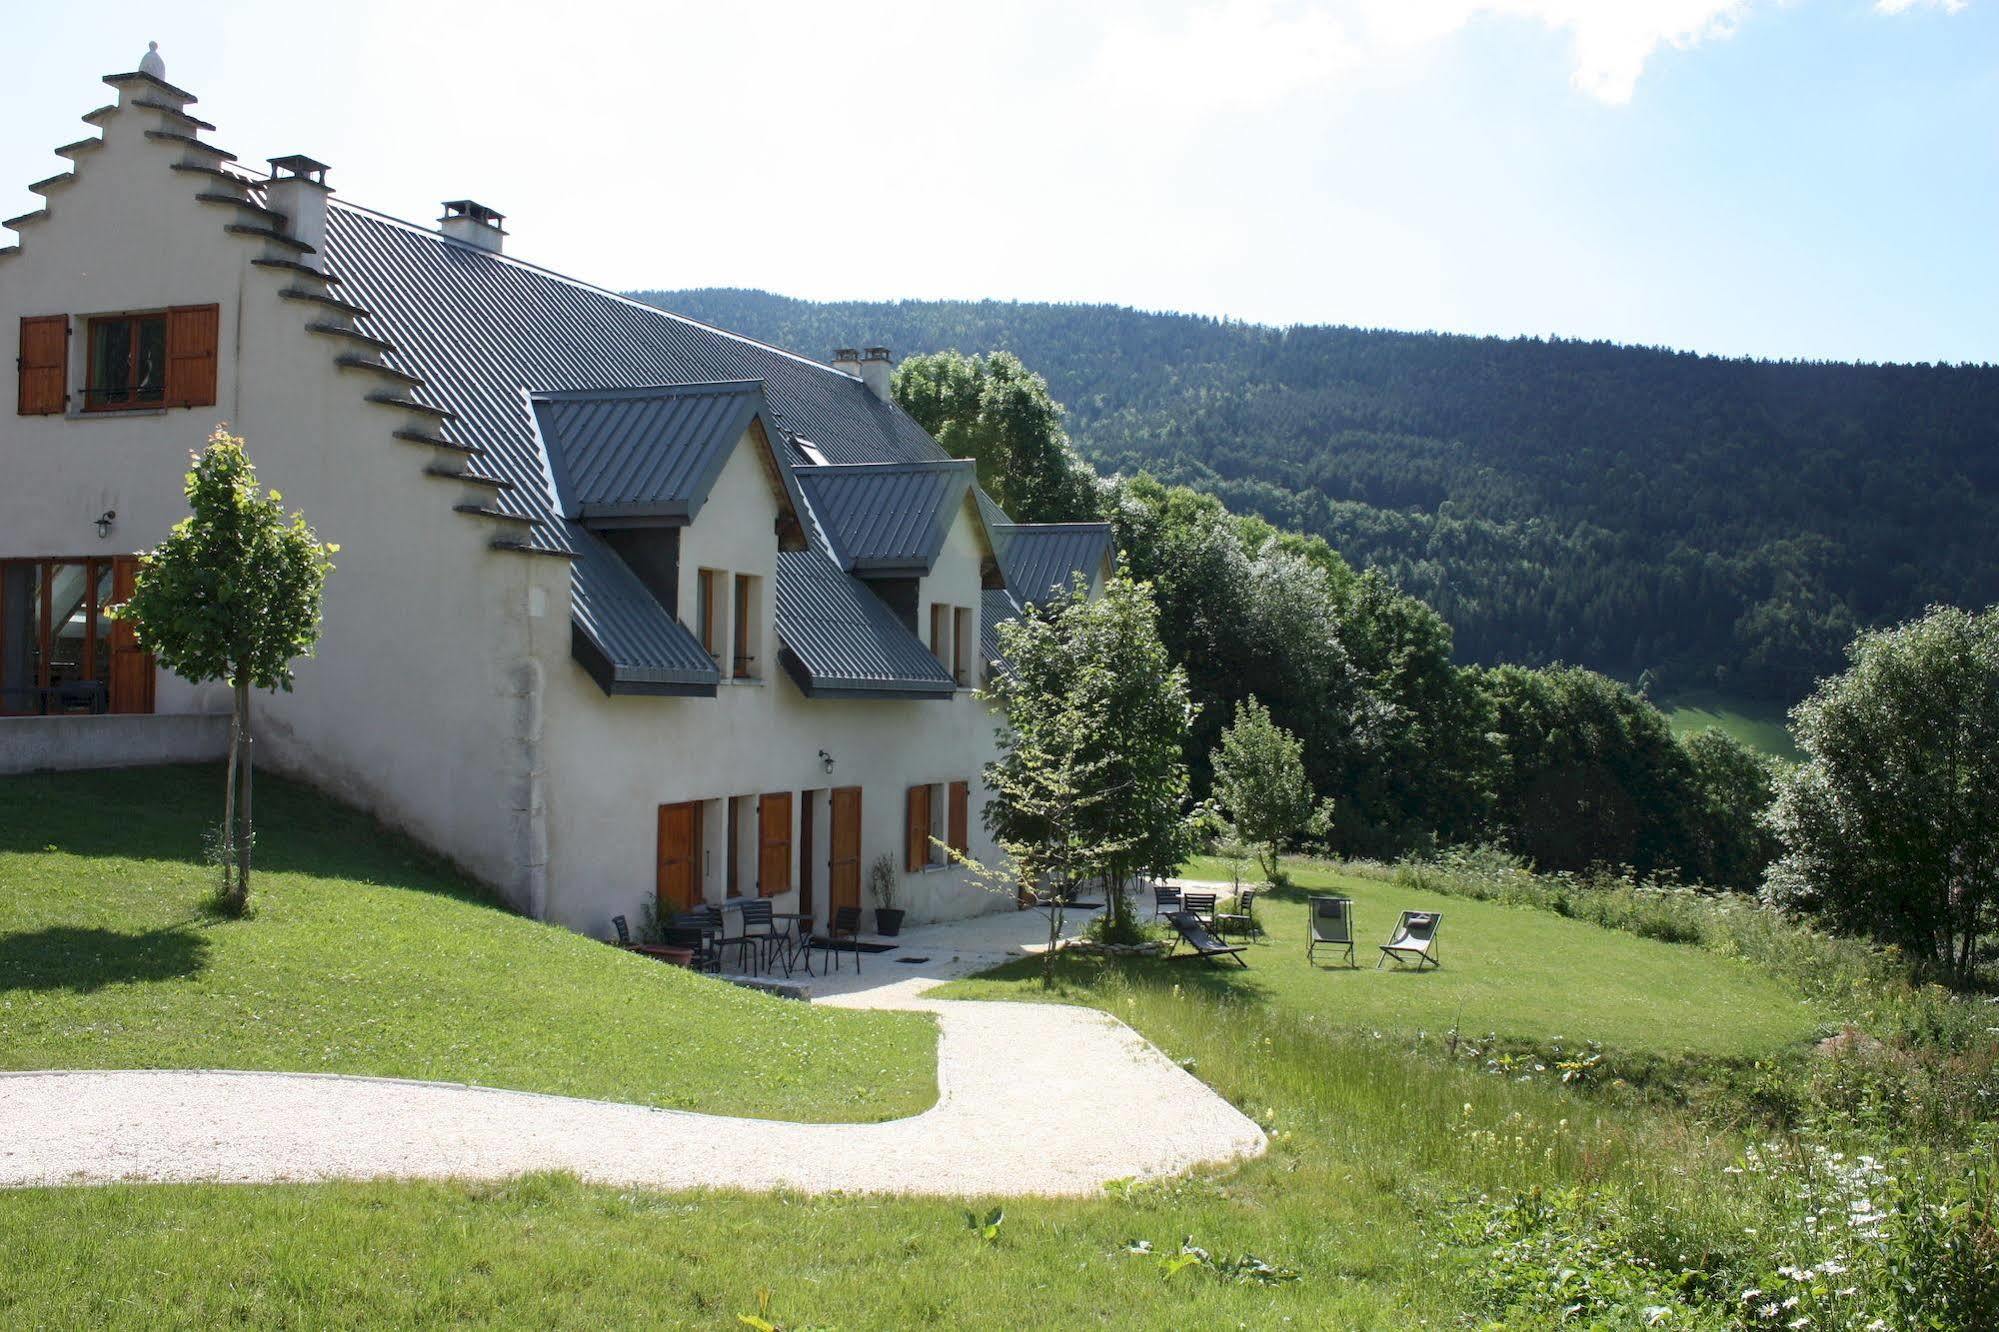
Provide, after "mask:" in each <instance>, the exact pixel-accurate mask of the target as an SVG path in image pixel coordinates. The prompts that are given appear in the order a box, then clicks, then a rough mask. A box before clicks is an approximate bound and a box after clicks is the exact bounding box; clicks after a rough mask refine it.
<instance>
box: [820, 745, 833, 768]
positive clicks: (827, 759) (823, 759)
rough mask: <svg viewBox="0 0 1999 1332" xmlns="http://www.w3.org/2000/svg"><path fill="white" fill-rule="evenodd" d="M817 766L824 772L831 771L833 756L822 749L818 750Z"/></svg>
mask: <svg viewBox="0 0 1999 1332" xmlns="http://www.w3.org/2000/svg"><path fill="white" fill-rule="evenodd" d="M819 767H820V769H821V770H822V771H825V772H831V771H833V756H832V755H831V754H828V753H827V752H826V751H825V750H823V749H822V750H820V751H819Z"/></svg>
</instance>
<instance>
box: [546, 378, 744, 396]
mask: <svg viewBox="0 0 1999 1332" xmlns="http://www.w3.org/2000/svg"><path fill="white" fill-rule="evenodd" d="M702 389H708V390H711V391H723V390H726V391H728V392H731V393H762V392H764V391H765V388H764V381H763V380H761V379H690V380H685V381H683V382H680V383H674V384H613V385H607V386H606V387H604V388H583V389H527V390H526V393H527V395H528V396H529V397H531V398H537V399H541V400H543V401H554V400H559V399H564V398H597V397H606V396H609V395H613V394H623V395H626V396H629V397H634V398H638V397H645V396H647V395H648V394H658V395H661V396H664V395H667V394H691V393H695V392H698V391H700V390H702Z"/></svg>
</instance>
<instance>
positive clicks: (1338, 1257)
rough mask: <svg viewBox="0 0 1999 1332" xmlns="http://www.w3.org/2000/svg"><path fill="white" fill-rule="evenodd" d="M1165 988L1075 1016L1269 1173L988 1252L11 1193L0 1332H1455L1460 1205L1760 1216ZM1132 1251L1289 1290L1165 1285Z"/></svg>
mask: <svg viewBox="0 0 1999 1332" xmlns="http://www.w3.org/2000/svg"><path fill="white" fill-rule="evenodd" d="M1177 974H1178V973H1174V972H1166V971H1159V972H1154V973H1149V974H1139V975H1132V976H1118V975H1106V976H1104V977H1103V978H1102V984H1101V985H1100V987H1099V988H1098V989H1097V990H1096V991H1094V992H1093V993H1092V995H1091V996H1090V997H1091V1000H1092V1002H1094V1003H1096V1004H1098V1005H1100V1006H1101V1007H1103V1008H1106V1009H1108V1010H1109V1011H1111V1012H1114V1013H1116V1014H1118V1015H1119V1016H1120V1017H1123V1018H1124V1019H1125V1020H1127V1021H1129V1022H1131V1023H1132V1024H1133V1025H1134V1026H1136V1027H1137V1028H1138V1029H1139V1030H1140V1031H1141V1032H1143V1033H1144V1034H1145V1035H1146V1036H1147V1037H1149V1038H1150V1039H1151V1040H1153V1041H1154V1042H1156V1043H1158V1044H1159V1045H1160V1046H1161V1047H1162V1048H1163V1049H1164V1050H1165V1051H1166V1053H1167V1054H1168V1055H1169V1056H1171V1057H1173V1058H1175V1059H1177V1060H1180V1061H1182V1062H1183V1063H1184V1064H1185V1065H1186V1066H1188V1067H1190V1068H1191V1069H1192V1070H1193V1071H1194V1072H1195V1073H1196V1074H1197V1075H1198V1076H1199V1077H1201V1078H1203V1079H1204V1080H1206V1081H1207V1082H1208V1083H1209V1084H1210V1085H1212V1086H1214V1087H1215V1088H1216V1089H1217V1090H1218V1091H1220V1092H1221V1093H1222V1094H1223V1095H1225V1096H1226V1097H1228V1098H1229V1099H1230V1100H1231V1101H1232V1102H1234V1103H1235V1104H1236V1105H1238V1106H1240V1107H1242V1108H1244V1109H1245V1110H1246V1111H1247V1112H1248V1113H1249V1114H1251V1115H1252V1116H1254V1117H1255V1118H1256V1119H1257V1120H1258V1121H1259V1122H1260V1123H1262V1124H1263V1125H1264V1126H1265V1128H1266V1130H1267V1131H1268V1132H1269V1133H1270V1136H1271V1150H1270V1152H1269V1154H1268V1155H1267V1156H1265V1157H1263V1158H1260V1159H1258V1160H1255V1161H1251V1162H1248V1163H1246V1164H1244V1165H1242V1166H1240V1167H1238V1168H1234V1169H1228V1170H1220V1171H1211V1172H1200V1173H1197V1174H1196V1175H1194V1176H1192V1177H1189V1178H1185V1179H1180V1180H1175V1181H1170V1182H1165V1183H1160V1184H1155V1185H1148V1186H1143V1187H1136V1188H1113V1189H1111V1190H1107V1191H1106V1192H1105V1194H1104V1195H1103V1196H1100V1197H1096V1198H1089V1199H1072V1200H1061V1199H1035V1198H1025V1199H1009V1200H1006V1201H1005V1203H1004V1220H1003V1221H1002V1222H1001V1225H1000V1229H999V1235H998V1237H997V1239H996V1240H994V1241H992V1242H988V1241H987V1240H985V1239H984V1238H982V1237H981V1236H980V1235H979V1234H978V1233H976V1232H975V1231H974V1230H973V1229H972V1228H971V1227H969V1226H968V1225H967V1222H966V1213H967V1211H971V1212H973V1213H976V1214H977V1215H979V1216H980V1217H982V1218H983V1217H984V1216H985V1215H986V1214H987V1212H988V1210H989V1209H990V1208H991V1207H993V1206H996V1205H998V1204H997V1203H996V1201H995V1200H992V1199H966V1200H953V1199H907V1198H871V1197H858V1196H825V1197H809V1198H808V1197H799V1196H786V1195H778V1196H771V1197H754V1196H746V1195H740V1194H720V1193H711V1194H678V1195H675V1194H647V1193H642V1192H634V1191H627V1190H617V1189H608V1188H600V1187H586V1186H583V1185H580V1184H578V1183H576V1182H574V1181H573V1180H569V1179H563V1178H549V1177H542V1178H533V1179H526V1180H520V1181H515V1182H512V1183H507V1184H503V1185H474V1184H451V1183H439V1184H352V1185H313V1186H273V1187H262V1186H260V1187H229V1186H179V1185H159V1186H139V1187H133V1186H118V1187H110V1188H89V1189H36V1190H22V1191H15V1192H10V1193H5V1194H0V1251H4V1252H6V1253H7V1255H8V1261H7V1262H6V1263H5V1264H0V1325H4V1326H10V1327H13V1326H20V1327H38V1326H48V1327H56V1326H62V1327H70V1326H118V1325H128V1324H134V1323H143V1324H144V1325H146V1326H159V1327H212V1326H219V1325H225V1324H230V1325H239V1326H257V1327H278V1326H285V1327H320V1326H347V1327H411V1326H432V1325H437V1324H443V1323H451V1324H454V1325H480V1326H508V1327H519V1326H527V1327H584V1326H591V1327H600V1326H601V1327H627V1326H648V1327H651V1326H660V1327H687V1328H725V1327H729V1328H740V1327H741V1326H743V1324H741V1323H739V1322H738V1321H737V1316H738V1315H739V1314H751V1315H757V1316H760V1317H763V1318H765V1319H767V1320H768V1321H769V1322H771V1323H773V1324H776V1325H777V1326H780V1327H783V1328H788V1329H803V1328H821V1329H825V1328H836V1327H837V1328H845V1329H874V1328H897V1329H900V1328H930V1327H949V1328H981V1329H984V1328H991V1329H1014V1328H1065V1329H1066V1328H1075V1327H1100V1328H1120V1329H1122V1328H1134V1329H1136V1328H1165V1327H1171V1328H1183V1327H1184V1328H1196V1327H1199V1328H1208V1327H1222V1328H1235V1327H1250V1328H1267V1327H1268V1328H1274V1327H1284V1326H1291V1327H1301V1328H1306V1327H1309V1328H1377V1327H1387V1326H1404V1325H1408V1326H1416V1325H1420V1323H1421V1322H1422V1321H1423V1320H1427V1321H1428V1324H1429V1325H1430V1326H1451V1325H1457V1320H1458V1319H1459V1318H1460V1316H1461V1315H1464V1314H1465V1313H1466V1312H1467V1311H1468V1310H1470V1309H1473V1308H1476V1307H1477V1305H1478V1301H1479V1298H1480V1286H1479V1277H1478V1274H1477V1273H1476V1271H1474V1270H1473V1269H1472V1268H1471V1266H1470V1264H1471V1263H1472V1262H1474V1261H1477V1260H1478V1259H1480V1258H1482V1256H1483V1248H1482V1247H1481V1249H1480V1251H1479V1252H1478V1253H1477V1254H1473V1255H1466V1254H1463V1253H1460V1252H1458V1251H1455V1250H1451V1249H1448V1248H1446V1247H1445V1243H1446V1238H1447V1221H1448V1216H1449V1213H1450V1209H1451V1206H1452V1204H1453V1203H1455V1202H1457V1201H1459V1200H1463V1199H1467V1198H1473V1197H1477V1196H1478V1195H1481V1194H1491V1195H1494V1196H1504V1195H1507V1194H1510V1193H1511V1192H1514V1191H1524V1190H1532V1189H1541V1190H1545V1191H1549V1192H1552V1191H1554V1190H1558V1189H1567V1188H1572V1187H1580V1188H1585V1189H1590V1190H1610V1191H1613V1192H1615V1193H1616V1194H1617V1195H1619V1196H1622V1197H1626V1198H1628V1199H1630V1200H1631V1204H1632V1206H1633V1207H1634V1208H1636V1209H1638V1214H1640V1215H1643V1216H1646V1217H1648V1218H1653V1219H1654V1220H1653V1222H1652V1224H1653V1225H1654V1226H1655V1227H1656V1228H1657V1230H1658V1232H1659V1233H1658V1238H1657V1243H1658V1245H1659V1246H1661V1251H1662V1252H1665V1253H1669V1254H1674V1255H1681V1254H1683V1255H1686V1256H1687V1257H1688V1259H1689V1260H1691V1261H1702V1260H1703V1259H1704V1258H1705V1257H1706V1256H1708V1255H1714V1256H1715V1257H1717V1258H1722V1257H1725V1256H1726V1255H1727V1254H1728V1253H1729V1252H1731V1251H1733V1250H1739V1249H1740V1248H1741V1246H1742V1245H1743V1244H1744V1243H1745V1242H1746V1241H1745V1240H1744V1228H1745V1227H1753V1226H1754V1225H1755V1224H1756V1220H1757V1217H1758V1215H1759V1208H1760V1206H1761V1205H1762V1204H1763V1201H1764V1200H1762V1199H1760V1198H1759V1196H1758V1195H1757V1194H1756V1192H1755V1190H1756V1189H1757V1188H1758V1187H1761V1186H1760V1185H1759V1183H1758V1182H1757V1181H1756V1180H1755V1179H1753V1178H1749V1177H1744V1176H1740V1175H1731V1174H1729V1173H1728V1172H1727V1166H1728V1165H1729V1164H1730V1163H1731V1162H1732V1161H1733V1159H1734V1152H1735V1151H1736V1150H1737V1148H1736V1146H1735V1145H1734V1144H1732V1143H1730V1142H1728V1141H1726V1135H1715V1134H1711V1133H1707V1132H1703V1131H1698V1130H1696V1129H1694V1128H1692V1127H1691V1126H1689V1125H1688V1124H1687V1123H1686V1122H1685V1121H1683V1120H1681V1119H1679V1118H1677V1117H1674V1116H1671V1115H1668V1114H1663V1113H1659V1112H1654V1111H1640V1110H1635V1109H1627V1108H1620V1107H1612V1106H1609V1105H1608V1104H1607V1103H1603V1102H1597V1101H1593V1100H1591V1099H1590V1098H1588V1097H1584V1096H1579V1095H1576V1094H1574V1093H1572V1092H1571V1091H1569V1090H1568V1089H1565V1088H1562V1087H1560V1086H1557V1085H1547V1084H1546V1083H1545V1082H1535V1083H1522V1082H1518V1081H1515V1080H1513V1079H1509V1078H1499V1077H1494V1076H1491V1075H1489V1074H1481V1073H1476V1072H1472V1071H1470V1070H1468V1069H1465V1068H1463V1067H1453V1066H1448V1065H1444V1064H1442V1063H1440V1062H1438V1061H1436V1060H1434V1059H1431V1058H1427V1057H1424V1056H1420V1055H1413V1054H1409V1053H1407V1052H1404V1051H1400V1050H1398V1049H1396V1048H1394V1047H1393V1046H1391V1045H1390V1044H1388V1043H1386V1042H1381V1041H1376V1040H1373V1039H1371V1038H1369V1037H1364V1036H1359V1035H1356V1034H1353V1033H1348V1032H1340V1031H1335V1030H1333V1029H1332V1028H1331V1027H1330V1024H1327V1023H1325V1022H1323V1021H1320V1020H1316V1019H1313V1018H1310V1017H1308V1016H1305V1015H1300V1014H1296V1013H1290V1012H1286V1011H1283V1010H1281V1009H1272V1008H1268V1007H1265V1006H1263V1005H1262V1004H1260V1003H1256V1002H1254V1001H1249V1000H1245V999H1243V998H1240V997H1233V996H1230V995H1227V994H1223V993H1209V992H1205V991H1203V990H1201V989H1199V988H1198V987H1181V988H1180V989H1178V990H1175V989H1174V987H1173V977H1174V976H1175V975H1177ZM1033 1131H1034V1130H1033V1125H1032V1124H1031V1123H1030V1124H1025V1125H1022V1132H1024V1133H1028V1134H1031V1133H1032V1132H1033ZM1134 1240H1142V1241H1148V1242H1150V1243H1151V1245H1152V1246H1153V1247H1154V1248H1155V1249H1156V1250H1159V1251H1161V1252H1163V1253H1173V1252H1175V1251H1177V1250H1178V1248H1179V1246H1180V1244H1181V1243H1182V1241H1183V1240H1191V1242H1192V1243H1194V1244H1195V1245H1198V1246H1200V1247H1202V1248H1204V1249H1206V1250H1208V1251H1209V1252H1210V1253H1211V1254H1212V1255H1213V1256H1214V1257H1215V1259H1216V1260H1217V1261H1218V1262H1227V1261H1230V1260H1233V1259H1235V1258H1236V1257H1237V1256H1239V1255H1241V1254H1245V1253H1248V1254H1253V1255H1255V1256H1256V1257H1257V1258H1260V1259H1262V1260H1264V1261H1265V1262H1268V1263H1271V1264H1273V1265H1275V1266H1278V1267H1282V1268H1286V1269H1290V1270H1291V1271H1294V1272H1295V1273H1296V1274H1297V1277H1296V1279H1295V1280H1292V1281H1284V1282H1280V1283H1277V1284H1274V1285H1268V1286H1266V1285H1260V1284H1256V1283H1254V1282H1246V1281H1230V1280H1225V1279H1222V1278H1221V1277H1219V1276H1217V1275H1216V1274H1215V1273H1214V1272H1212V1271H1209V1270H1207V1269H1205V1268H1201V1267H1193V1268H1189V1269H1187V1270H1185V1271H1181V1272H1179V1273H1177V1274H1172V1275H1168V1274H1167V1273H1166V1272H1164V1271H1163V1270H1162V1268H1161V1266H1160V1263H1159V1261H1158V1259H1157V1257H1154V1256H1143V1255H1134V1254H1132V1253H1130V1252H1128V1246H1129V1245H1130V1243H1131V1242H1132V1241H1134ZM1633 1325H1634V1326H1635V1325H1636V1324H1635V1323H1634V1324H1633ZM1671 1325H1672V1326H1681V1325H1682V1324H1680V1323H1673V1324H1671Z"/></svg>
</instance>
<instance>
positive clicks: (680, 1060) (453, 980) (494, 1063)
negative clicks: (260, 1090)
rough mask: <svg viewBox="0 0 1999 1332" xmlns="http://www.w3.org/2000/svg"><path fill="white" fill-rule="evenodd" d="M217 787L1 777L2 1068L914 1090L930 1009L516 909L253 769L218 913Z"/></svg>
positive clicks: (696, 1090)
mask: <svg viewBox="0 0 1999 1332" xmlns="http://www.w3.org/2000/svg"><path fill="white" fill-rule="evenodd" d="M221 793H222V776H221V772H220V770H219V769H213V768H205V767H201V768H161V769H135V770H128V771H121V772H99V773H75V774H58V775H43V776H29V777H9V778H5V779H0V1068H5V1069H36V1068H235V1069H275V1070H293V1071H304V1072H318V1073H361V1074H375V1075H381V1076H392V1077H408V1078H431V1079H440V1080H445V1081H452V1082H472V1083H480V1084H484V1085H488V1086H495V1087H510V1088H516V1089H520V1090H527V1091H540V1092H554V1093H560V1094H563V1095H570V1096H587V1097H598V1098H603V1099H609V1100H618V1101H630V1102H637V1103H640V1104H645V1105H654V1106H666V1107H672V1108H676V1109H686V1110H699V1111H704V1112H708V1113H714V1114H733V1115H750V1116H758V1117H767V1118H784V1119H804V1120H879V1119H891V1118H897V1117H900V1116H903V1115H907V1114H913V1113H916V1112H918V1111H921V1110H923V1109H925V1108H927V1107H928V1106H930V1105H931V1104H933V1103H934V1102H935V1100H936V1028H935V1025H934V1023H933V1022H932V1021H931V1020H930V1019H929V1018H928V1017H927V1016H924V1015H921V1014H905V1013H861V1012H847V1011H839V1010H833V1009H821V1008H813V1007H811V1006H809V1005H806V1004H800V1003H796V1002H792V1001H787V1000H779V999H773V998H769V997H766V996H764V995H760V994H755V993H752V992H751V991H748V990H744V989H741V988H739V987H736V986H732V985H728V984H726V983H724V982H721V981H717V980H714V979H711V978H707V977H702V976H696V975H694V974H692V973H689V972H687V971H684V970H681V969H680V968H677V967H670V966H666V965H663V964H661V963H658V962H654V961H651V960H649V959H646V958H642V957H638V956H635V955H632V954H628V953H624V952H621V951H619V950H617V949H615V948H611V947H607V946H606V945H604V944H602V943H599V942H596V941H594V940H590V939H586V938H583V937H581V936H580V935H576V934H573V933H571V932H569V931H568V930H564V929H559V928H556V927H554V926H548V925H540V924H536V923H535V922H532V921H529V920H525V919H523V918H521V917H519V916H516V915H514V914H512V913H510V912H508V911H506V910H503V909H501V908H499V907H497V906H495V905H494V904H493V903H492V902H491V901H490V900H489V899H488V898H487V897H486V896H485V895H484V894H483V893H482V892H481V891H480V890H479V889H478V888H477V887H476V886H474V885H472V884H471V883H469V882H467V881H466V880H465V879H464V878H463V877H461V876H459V875H458V874H456V873H454V872H453V871H452V870H451V869H450V868H448V867H447V866H444V865H442V864H440V863H439V862H437V861H436V860H434V859H432V858H430V857H428V856H426V855H425V854H423V853H422V852H421V851H420V850H418V849H417V848H415V847H414V846H413V845H412V844H410V843H409V842H408V841H406V840H404V839H402V838H400V837H398V836H395V835H393V834H391V833H388V832H386V831H385V830H383V829H382V828H381V827H380V826H378V825H376V824H375V823H373V822H372V821H370V820H369V819H367V818H365V817H363V816H361V815H359V814H356V813H355V812H354V811H352V810H350V809H347V808H344V807H342V806H340V805H338V804H336V803H334V802H332V801H329V800H327V799H325V798H323V797H321V796H319V795H317V794H315V793H314V792H312V791H309V790H307V789H305V788H303V787H299V786H295V785H292V784H289V783H286V782H284V781H281V780H278V779H276V778H275V777H271V776H260V777H259V778H258V779H257V790H256V808H257V833H258V847H257V859H258V864H259V869H258V872H257V874H256V876H255V878H254V880H253V884H252V906H253V911H254V914H253V915H252V916H251V917H250V918H248V919H245V920H233V921H232V920H220V919H216V918H214V917H212V916H210V915H209V914H207V913H206V912H205V911H204V909H203V908H204V902H205V901H206V899H207V898H208V897H209V895H210V890H211V887H212V884H213V878H212V875H211V871H210V870H209V868H208V867H207V866H206V865H204V864H203V863H202V861H201V858H200V849H201V835H202V830H203V829H204V828H206V827H208V826H210V825H211V824H213V823H215V822H218V821H219V818H220V803H221ZM0 1321H4V1320H0Z"/></svg>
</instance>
